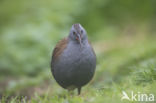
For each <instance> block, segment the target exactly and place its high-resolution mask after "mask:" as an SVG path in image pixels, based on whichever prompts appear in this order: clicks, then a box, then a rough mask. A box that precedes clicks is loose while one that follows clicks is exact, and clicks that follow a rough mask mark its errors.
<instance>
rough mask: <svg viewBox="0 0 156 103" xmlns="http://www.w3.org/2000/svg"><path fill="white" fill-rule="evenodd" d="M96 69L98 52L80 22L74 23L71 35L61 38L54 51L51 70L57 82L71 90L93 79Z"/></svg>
mask: <svg viewBox="0 0 156 103" xmlns="http://www.w3.org/2000/svg"><path fill="white" fill-rule="evenodd" d="M95 69H96V54H95V52H94V49H93V48H92V46H91V44H90V42H89V41H88V37H87V32H86V30H85V29H84V28H83V27H82V25H81V24H80V23H76V24H73V25H72V27H71V29H70V32H69V35H68V36H67V37H65V38H63V39H62V40H60V41H59V42H58V43H57V44H56V46H55V48H54V50H53V53H52V59H51V72H52V75H53V77H54V79H55V80H56V82H57V83H58V84H59V85H60V86H61V87H62V88H64V89H67V90H68V91H69V92H70V91H73V90H74V89H77V91H78V95H80V93H81V88H82V87H83V86H85V85H86V84H88V83H89V81H91V80H92V78H93V76H94V74H95Z"/></svg>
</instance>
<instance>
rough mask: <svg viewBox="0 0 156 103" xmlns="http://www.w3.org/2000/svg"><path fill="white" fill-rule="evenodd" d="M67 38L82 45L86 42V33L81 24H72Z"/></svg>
mask: <svg viewBox="0 0 156 103" xmlns="http://www.w3.org/2000/svg"><path fill="white" fill-rule="evenodd" d="M69 38H70V40H72V41H74V42H77V43H79V44H80V45H82V43H83V42H84V41H85V40H87V33H86V31H85V29H84V28H83V27H82V26H81V24H79V23H77V24H73V25H72V27H71V30H70V33H69Z"/></svg>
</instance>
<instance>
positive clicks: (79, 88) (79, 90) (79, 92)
mask: <svg viewBox="0 0 156 103" xmlns="http://www.w3.org/2000/svg"><path fill="white" fill-rule="evenodd" d="M77 89H78V95H80V94H81V87H78V88H77Z"/></svg>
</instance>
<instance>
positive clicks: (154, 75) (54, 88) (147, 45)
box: [1, 39, 156, 103]
mask: <svg viewBox="0 0 156 103" xmlns="http://www.w3.org/2000/svg"><path fill="white" fill-rule="evenodd" d="M110 42H111V43H112V44H111V45H113V46H112V47H111V48H109V49H107V50H104V51H102V52H98V51H96V52H98V54H97V58H98V62H97V69H96V74H95V76H94V79H93V80H92V82H90V83H89V84H88V85H87V86H85V87H83V89H82V94H81V95H80V96H77V93H76V91H74V95H69V94H68V93H67V91H66V90H64V89H62V88H61V87H60V86H58V84H57V83H56V82H55V80H54V79H53V78H52V75H51V72H50V68H49V69H48V70H45V71H44V72H42V73H39V74H38V75H37V76H36V77H26V76H25V77H20V78H17V77H16V78H9V79H8V82H7V83H8V85H6V87H5V89H4V90H1V91H2V92H3V96H2V99H1V103H5V102H6V101H9V102H10V103H21V101H23V103H27V102H30V103H148V102H139V101H128V100H123V101H121V97H122V91H125V92H127V93H131V91H133V92H134V93H138V92H140V93H147V94H149V93H152V94H154V95H155V96H156V55H155V53H156V46H155V44H156V42H155V41H154V40H139V39H136V40H131V41H130V43H129V42H128V43H125V44H123V42H124V41H120V39H117V40H115V41H114V40H112V41H110ZM94 45H95V48H96V42H95V43H94ZM125 45H126V46H125ZM149 103H155V101H154V102H149Z"/></svg>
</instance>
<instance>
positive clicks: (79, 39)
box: [78, 34, 82, 47]
mask: <svg viewBox="0 0 156 103" xmlns="http://www.w3.org/2000/svg"><path fill="white" fill-rule="evenodd" d="M78 41H79V43H80V47H81V46H82V42H81V36H80V35H79V34H78Z"/></svg>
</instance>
